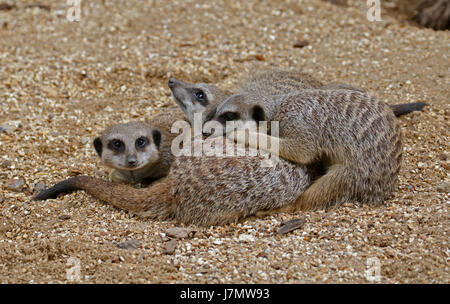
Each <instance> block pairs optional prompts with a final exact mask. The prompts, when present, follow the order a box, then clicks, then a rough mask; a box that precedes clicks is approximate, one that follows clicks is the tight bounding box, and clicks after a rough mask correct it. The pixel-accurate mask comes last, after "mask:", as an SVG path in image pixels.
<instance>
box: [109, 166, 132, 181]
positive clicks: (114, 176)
mask: <svg viewBox="0 0 450 304" xmlns="http://www.w3.org/2000/svg"><path fill="white" fill-rule="evenodd" d="M108 177H109V180H110V181H111V182H113V183H129V181H128V180H127V179H126V178H125V177H124V176H123V175H122V174H120V172H119V171H117V170H115V169H112V170H111V172H109V176H108Z"/></svg>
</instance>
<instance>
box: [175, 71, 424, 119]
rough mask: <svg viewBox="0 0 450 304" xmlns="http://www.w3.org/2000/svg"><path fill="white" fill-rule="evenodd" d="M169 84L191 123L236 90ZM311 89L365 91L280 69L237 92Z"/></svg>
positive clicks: (398, 110)
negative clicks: (197, 115) (195, 117)
mask: <svg viewBox="0 0 450 304" xmlns="http://www.w3.org/2000/svg"><path fill="white" fill-rule="evenodd" d="M168 86H169V88H170V90H171V92H172V97H173V100H174V101H175V102H176V104H177V105H178V106H179V107H180V108H181V109H182V110H183V112H184V113H185V114H186V116H187V117H188V119H189V122H190V123H191V124H193V123H194V114H195V113H201V114H202V121H201V122H202V123H205V121H208V120H211V118H212V117H213V116H214V115H215V113H216V108H217V106H218V105H219V104H220V103H221V102H223V101H224V100H225V99H226V98H227V97H229V96H231V95H232V94H233V93H231V92H229V91H225V90H221V89H220V88H218V87H217V86H214V85H211V84H205V83H189V82H183V81H181V80H178V79H176V78H170V80H169V83H168ZM308 89H320V90H338V89H346V90H353V91H359V92H364V90H362V89H360V88H356V87H354V86H351V85H347V84H343V83H331V84H327V85H324V84H323V83H322V82H320V81H319V80H317V79H315V78H314V77H313V76H311V75H309V74H307V73H302V72H297V71H286V70H279V69H274V70H268V71H260V72H257V73H255V75H253V76H252V77H249V78H248V79H246V80H245V81H243V83H242V86H241V87H240V88H239V89H238V92H241V93H255V94H260V95H264V96H271V95H283V94H289V93H293V92H296V91H299V90H308ZM425 105H426V103H424V102H413V103H406V104H398V105H389V106H390V107H391V109H392V111H393V112H394V114H395V116H401V115H405V114H408V113H411V112H413V111H418V110H421V109H422V108H423V107H424V106H425Z"/></svg>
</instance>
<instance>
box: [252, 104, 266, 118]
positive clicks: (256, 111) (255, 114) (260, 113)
mask: <svg viewBox="0 0 450 304" xmlns="http://www.w3.org/2000/svg"><path fill="white" fill-rule="evenodd" d="M252 118H253V120H254V121H256V122H258V121H265V120H266V115H265V113H264V110H263V108H261V107H260V106H254V107H253V109H252Z"/></svg>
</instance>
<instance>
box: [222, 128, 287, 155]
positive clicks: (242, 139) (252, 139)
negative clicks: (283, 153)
mask: <svg viewBox="0 0 450 304" xmlns="http://www.w3.org/2000/svg"><path fill="white" fill-rule="evenodd" d="M235 132H236V133H235V134H231V132H230V133H228V134H227V136H228V138H229V139H231V140H234V141H235V142H236V143H238V144H242V145H245V147H250V148H253V149H257V150H263V151H265V152H268V153H271V154H276V155H278V152H279V149H278V146H279V141H280V139H279V138H277V137H273V136H269V135H267V134H263V133H258V132H250V131H249V130H237V131H235Z"/></svg>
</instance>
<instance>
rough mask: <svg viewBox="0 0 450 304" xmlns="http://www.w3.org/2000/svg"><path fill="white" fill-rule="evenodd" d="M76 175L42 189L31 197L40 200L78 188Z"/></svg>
mask: <svg viewBox="0 0 450 304" xmlns="http://www.w3.org/2000/svg"><path fill="white" fill-rule="evenodd" d="M77 180H78V178H77V177H72V178H69V179H66V180H63V181H62V182H59V183H57V184H55V185H54V186H52V187H50V188H47V189H45V190H42V191H41V192H39V193H38V194H37V195H35V196H34V197H33V199H34V200H38V201H42V200H46V199H51V198H56V197H58V195H60V194H63V193H70V192H72V191H75V190H80V188H79V187H78V186H77Z"/></svg>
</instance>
